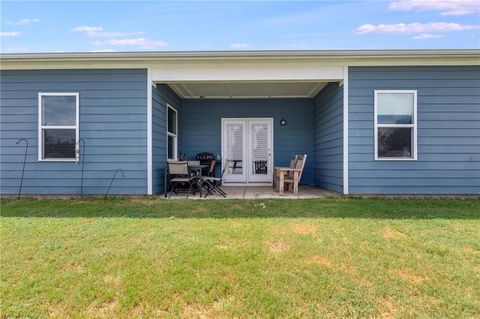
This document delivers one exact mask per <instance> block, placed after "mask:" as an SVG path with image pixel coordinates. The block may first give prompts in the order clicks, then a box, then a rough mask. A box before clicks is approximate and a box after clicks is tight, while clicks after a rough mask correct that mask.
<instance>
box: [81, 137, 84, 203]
mask: <svg viewBox="0 0 480 319" xmlns="http://www.w3.org/2000/svg"><path fill="white" fill-rule="evenodd" d="M80 142H81V143H82V151H81V152H80V157H81V158H80V160H81V161H82V177H81V184H80V198H83V168H84V167H85V140H84V139H83V138H81V139H80Z"/></svg>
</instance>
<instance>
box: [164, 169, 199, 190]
mask: <svg viewBox="0 0 480 319" xmlns="http://www.w3.org/2000/svg"><path fill="white" fill-rule="evenodd" d="M167 165H168V175H169V177H172V178H170V179H169V184H170V194H169V195H168V198H170V197H172V194H173V193H174V192H175V194H178V189H177V187H178V186H179V185H184V186H188V191H187V198H188V196H189V195H190V193H191V192H192V191H194V184H195V182H196V179H197V177H196V176H193V177H191V176H190V174H189V172H188V164H187V162H168V164H167ZM176 191H177V192H176Z"/></svg>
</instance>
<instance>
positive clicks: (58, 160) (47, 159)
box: [38, 158, 78, 162]
mask: <svg viewBox="0 0 480 319" xmlns="http://www.w3.org/2000/svg"><path fill="white" fill-rule="evenodd" d="M38 161H39V162H78V159H76V158H42V159H39V160H38Z"/></svg>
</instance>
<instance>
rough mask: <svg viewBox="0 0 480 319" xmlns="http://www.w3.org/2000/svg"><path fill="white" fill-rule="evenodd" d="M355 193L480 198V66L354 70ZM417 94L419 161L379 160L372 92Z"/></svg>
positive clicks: (352, 134)
mask: <svg viewBox="0 0 480 319" xmlns="http://www.w3.org/2000/svg"><path fill="white" fill-rule="evenodd" d="M349 79H350V80H349V86H350V90H349V127H350V128H349V152H350V154H349V166H350V169H349V174H350V177H349V183H350V193H352V194H366V193H372V194H479V193H480V67H479V66H452V67H450V66H449V67H446V66H445V67H443V66H432V67H427V66H425V67H350V68H349ZM378 89H410V90H418V93H417V94H418V96H417V99H418V102H417V109H418V110H417V113H418V122H417V125H418V160H416V161H374V135H373V134H374V127H373V125H374V122H373V121H374V119H373V109H374V105H373V95H374V93H373V91H374V90H378Z"/></svg>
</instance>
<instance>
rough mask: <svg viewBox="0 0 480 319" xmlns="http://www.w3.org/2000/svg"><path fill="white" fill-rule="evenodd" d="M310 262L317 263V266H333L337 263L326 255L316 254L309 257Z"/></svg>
mask: <svg viewBox="0 0 480 319" xmlns="http://www.w3.org/2000/svg"><path fill="white" fill-rule="evenodd" d="M308 261H309V263H310V264H315V265H317V266H326V267H332V266H334V265H335V262H334V261H333V260H331V259H330V258H328V257H326V256H321V255H316V256H312V257H310V258H308Z"/></svg>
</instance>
